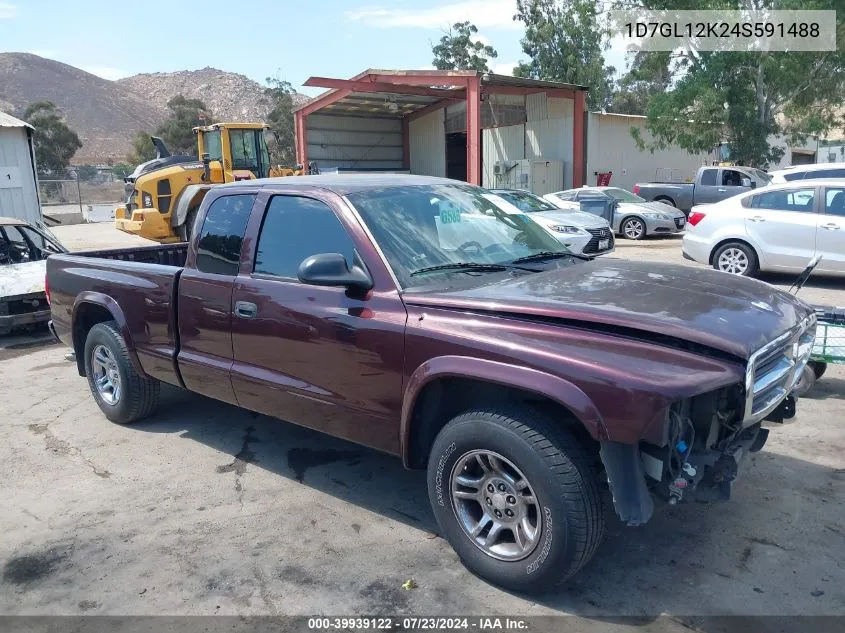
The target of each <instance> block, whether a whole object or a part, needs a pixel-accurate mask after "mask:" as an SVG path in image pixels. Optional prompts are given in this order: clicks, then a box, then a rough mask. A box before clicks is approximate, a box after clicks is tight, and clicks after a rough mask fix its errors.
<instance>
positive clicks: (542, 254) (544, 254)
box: [511, 251, 592, 264]
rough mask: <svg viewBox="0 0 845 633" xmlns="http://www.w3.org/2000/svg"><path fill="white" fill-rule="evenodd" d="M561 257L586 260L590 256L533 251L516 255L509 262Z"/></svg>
mask: <svg viewBox="0 0 845 633" xmlns="http://www.w3.org/2000/svg"><path fill="white" fill-rule="evenodd" d="M562 257H575V258H576V259H587V260H589V259H592V257H587V256H586V255H576V254H575V253H571V252H569V251H540V252H539V253H534V254H533V255H526V256H525V257H517V258H516V259H515V260H513V261H512V262H511V264H519V263H520V262H534V261H540V260H541V259H560V258H562Z"/></svg>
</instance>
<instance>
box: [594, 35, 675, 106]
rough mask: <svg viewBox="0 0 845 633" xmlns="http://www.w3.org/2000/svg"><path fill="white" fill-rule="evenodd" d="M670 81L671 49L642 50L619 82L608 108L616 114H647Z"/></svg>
mask: <svg viewBox="0 0 845 633" xmlns="http://www.w3.org/2000/svg"><path fill="white" fill-rule="evenodd" d="M671 83H672V71H671V53H669V52H662V51H659V52H646V51H639V52H637V53H636V54H634V56H633V59H632V61H631V67H630V68H629V69H628V72H626V73H625V74H624V75H623V76H622V77H621V78H620V79H619V80H618V81H617V82H616V90H615V92H614V93H613V95H612V97H611V101H610V105H609V106H608V108H607V109H608V111H610V112H615V113H617V114H645V113H646V111H647V110H648V106H649V104H650V103H651V98H652V97H653V96H654V95H657V94H661V93H664V92H666V91H667V90H668V89H669V87H670V85H671Z"/></svg>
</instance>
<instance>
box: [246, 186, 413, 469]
mask: <svg viewBox="0 0 845 633" xmlns="http://www.w3.org/2000/svg"><path fill="white" fill-rule="evenodd" d="M312 195H313V194H311V193H308V194H305V195H293V194H287V193H285V194H284V195H279V194H270V193H267V194H263V195H262V197H261V198H259V202H258V204H257V205H256V211H255V213H256V214H259V213H260V214H261V215H263V218H256V217H253V219H252V222H251V225H250V234H251V235H252V234H254V233H253V230H252V227H255V229H256V230H255V233H258V227H259V226H260V233H259V234H258V239H257V241H255V242H254V243H253V244H252V245H251V248H252V249H253V250H252V252H253V253H254V257H253V258H252V261H249V262H243V263H242V264H241V270H240V274H239V275H238V277H237V279H236V280H235V284H234V292H233V295H232V305H233V312H234V317H233V323H232V346H233V352H234V365H233V367H232V383H233V385H234V390H235V394H236V395H237V398H238V403H239V404H240V405H241V406H243V407H247V408H249V409H252V410H254V411H260V412H262V413H266V414H268V415H273V416H277V417H280V418H282V419H285V420H288V421H290V422H294V423H296V424H301V425H303V426H307V427H311V428H314V429H318V430H321V431H325V432H328V433H330V434H332V435H338V436H340V437H344V438H347V439H351V440H353V441H356V442H360V443H362V444H366V445H369V446H372V447H375V448H378V449H381V450H385V451H388V452H394V453H395V452H398V450H399V445H398V438H399V426H398V423H399V419H400V417H401V406H402V405H401V400H402V365H403V355H404V336H405V321H406V319H407V313H406V311H405V306H404V304H403V303H402V301H401V299H400V298H399V295H398V292H397V290H396V288H395V286H394V285H393V284H392V282H391V284H390V286H389V287H388V286H387V285H386V284H384V282H383V281H382V282H381V286H380V285H379V280H378V278H376V286H375V287H374V288H373V289H372V290H371V291H369V292H368V293H366V294H365V295H363V296H362V295H360V294H356V293H354V292H349V291H347V290H346V289H345V288H342V287H325V286H313V285H306V284H303V283H300V281H299V280H298V278H297V270H298V269H299V265H300V264H301V263H302V262H303V260H305V259H306V258H308V257H310V256H311V255H317V254H320V253H341V254H343V255H344V256H345V257H346V258H347V262H348V263H350V264H351V263H352V258H353V257H354V253H355V250H356V248H358V249H359V252H361V250H360V249H361V248H362V246H363V244H362V240H361V236H360V230H361V229H360V226H358V227H357V230H358V238H357V239H359V240H361V241H358V242H356V238H353V234H354V233H355V231H354V224H353V223H354V222H356V221H355V219H354V218H353V217H351V215H349V216H347V217H346V218H345V220H342V219H341V218H343V217H344V215H343V213H344V212H345V213H347V214H351V212H350V211H349V210H348V209H346V208H345V207H343V206H342V201H339V199H331V198H325V199H320V198H318V197H311V196H312ZM330 205H331V206H330ZM351 228H352V229H353V230H352V231H351V230H350V229H351ZM367 246H369V243H368V242H367ZM379 264H380V262H379Z"/></svg>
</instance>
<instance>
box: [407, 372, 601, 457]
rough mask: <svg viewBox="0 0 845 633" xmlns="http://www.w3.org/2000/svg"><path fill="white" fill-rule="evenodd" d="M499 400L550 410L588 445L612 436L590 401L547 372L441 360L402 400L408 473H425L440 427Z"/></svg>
mask: <svg viewBox="0 0 845 633" xmlns="http://www.w3.org/2000/svg"><path fill="white" fill-rule="evenodd" d="M479 400H480V401H482V402H483V403H485V404H489V403H493V402H501V401H503V400H504V401H513V400H517V401H521V402H531V403H532V404H533V405H535V406H543V407H548V408H549V409H552V410H555V411H556V412H557V413H558V414H560V415H561V416H562V418H561V419H562V421H563V423H572V426H573V427H574V428H573V430H574V431H575V432H576V433H580V434H582V435H583V436H585V437H584V439H585V440H586V441H590V440H592V441H596V442H598V441H603V440H605V439H607V437H608V433H607V429H606V428H605V426H604V421H603V420H602V418H601V415H600V414H599V411H598V409H597V408H596V406H595V404H594V403H593V402H592V400H590V398H589V397H588V396H587V395H586V394H585V393H584V392H583V391H581V389H579V388H578V387H577V386H576V385H574V384H572V383H571V382H569V381H567V380H565V379H563V378H560V377H557V376H553V375H551V374H547V373H545V372H542V371H539V370H536V369H532V368H529V367H522V366H518V365H510V364H507V363H500V362H497V361H490V360H483V359H478V358H471V357H466V356H441V357H437V358H433V359H430V360H428V361H426V362H425V363H423V364H422V365H420V366H419V367H418V368H417V369H416V370H415V371H414V373H413V374H412V375H411V377H410V379H409V380H408V383H407V386H406V388H405V394H404V397H403V400H402V417H401V423H400V436H399V445H400V454H401V456H402V463H403V464H404V465H405V467H406V468H424V467H425V462H426V459H427V457H428V451H429V450H430V449H431V445H432V443H433V442H434V438H435V437H436V436H437V433H438V432H439V431H440V429H441V428H443V426H444V425H445V424H446V423H447V422H448V421H449V420H450V419H451V418H452V417H454V416H455V415H458V414H460V413H461V412H463V411H465V410H466V409H468V408H470V407H471V406H478V404H479Z"/></svg>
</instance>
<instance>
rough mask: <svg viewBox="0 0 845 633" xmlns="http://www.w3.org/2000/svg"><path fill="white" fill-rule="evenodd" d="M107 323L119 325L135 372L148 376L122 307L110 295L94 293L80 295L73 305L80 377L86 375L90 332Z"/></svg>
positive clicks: (74, 344)
mask: <svg viewBox="0 0 845 633" xmlns="http://www.w3.org/2000/svg"><path fill="white" fill-rule="evenodd" d="M107 321H114V322H115V323H117V327H118V330H120V334H121V336H122V337H123V340H124V341H125V342H126V349H127V351H128V352H129V358H130V359H131V361H132V365H133V366H134V368H135V371H137V372H138V373H139V374H141V375H146V373H145V372H144V370H143V368H142V367H141V363H140V361H139V360H138V354H137V352H136V351H135V345H134V344H133V341H132V336H131V332H130V330H129V324H128V322H127V321H126V316H125V315H124V314H123V310H122V309H121V307H120V305H119V304H118V303H117V302H116V301H115V300H114V299H112V298H111V297H109V296H108V295H106V294H103V293H101V292H93V291H86V292H82V293H80V294H79V296H77V297H76V300H75V301H74V303H73V317H72V319H71V323H72V324H73V325H72V336H73V351H74V353H75V355H76V369H77V371H78V372H79V375H80V376H84V375H85V341H86V339H87V338H88V332H90V331H91V328H92V327H94V326H95V325H97V324H98V323H105V322H107Z"/></svg>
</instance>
